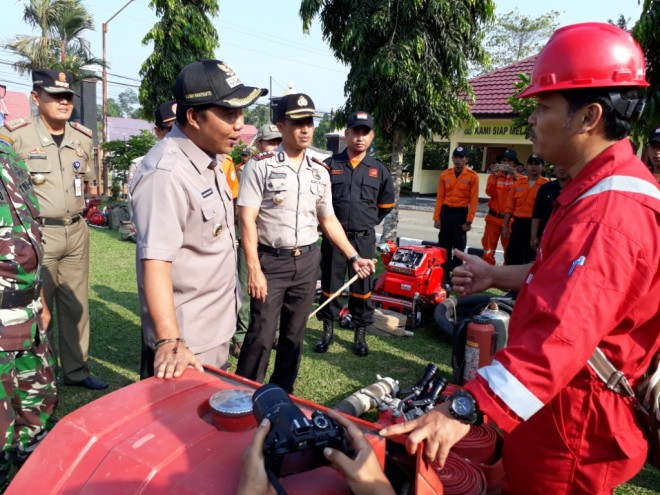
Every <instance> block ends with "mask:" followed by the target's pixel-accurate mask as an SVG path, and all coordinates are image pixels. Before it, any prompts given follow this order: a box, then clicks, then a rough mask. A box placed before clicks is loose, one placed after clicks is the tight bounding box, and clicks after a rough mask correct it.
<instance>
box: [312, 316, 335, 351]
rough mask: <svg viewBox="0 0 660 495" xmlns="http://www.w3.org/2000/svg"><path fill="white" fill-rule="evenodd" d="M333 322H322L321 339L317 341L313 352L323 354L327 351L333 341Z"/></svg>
mask: <svg viewBox="0 0 660 495" xmlns="http://www.w3.org/2000/svg"><path fill="white" fill-rule="evenodd" d="M333 325H334V322H332V321H327V320H323V337H321V338H320V339H319V341H318V342H317V343H316V347H314V352H319V353H324V352H327V351H328V347H330V344H332V342H333V340H334V335H335V330H334V326H333Z"/></svg>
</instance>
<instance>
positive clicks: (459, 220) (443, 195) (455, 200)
mask: <svg viewBox="0 0 660 495" xmlns="http://www.w3.org/2000/svg"><path fill="white" fill-rule="evenodd" d="M451 159H452V162H454V168H453V169H447V170H445V171H444V172H442V173H441V174H440V181H439V182H438V196H437V198H436V201H435V211H434V212H433V226H434V227H435V228H436V229H440V233H439V234H438V244H440V247H443V248H445V249H446V251H447V261H446V262H445V264H444V265H443V268H444V270H445V277H448V276H449V272H451V271H452V270H453V269H454V268H455V267H456V266H458V265H460V264H461V261H460V260H458V259H454V257H453V254H452V250H453V249H454V248H456V249H460V250H461V251H464V250H465V245H466V244H467V233H468V232H469V231H470V229H472V220H473V219H474V214H475V213H476V211H477V202H478V201H479V176H478V175H477V173H476V172H474V171H473V170H471V169H470V168H468V167H467V166H466V165H467V162H468V156H467V150H466V149H465V148H463V147H462V146H459V147H457V148H456V149H455V150H454V152H453V153H452V156H451Z"/></svg>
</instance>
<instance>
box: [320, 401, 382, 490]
mask: <svg viewBox="0 0 660 495" xmlns="http://www.w3.org/2000/svg"><path fill="white" fill-rule="evenodd" d="M327 414H328V416H330V417H331V418H332V419H334V420H335V421H336V422H337V423H339V424H340V425H341V426H343V427H344V428H346V433H347V435H348V438H349V440H350V442H351V445H352V447H353V450H354V451H355V455H354V456H353V458H352V459H351V458H350V457H348V456H347V455H346V454H344V453H343V452H341V451H339V450H335V449H331V448H329V447H326V448H325V449H323V455H324V456H325V457H326V458H327V459H328V461H330V464H331V465H332V467H333V468H335V469H336V470H337V471H339V472H340V473H342V474H343V475H344V477H345V478H346V481H347V482H348V485H349V486H350V488H351V493H354V494H355V495H394V493H395V492H394V489H393V488H392V485H390V482H389V480H388V479H387V477H386V476H385V473H384V472H383V470H382V468H381V467H380V463H379V462H378V457H376V454H375V453H374V450H373V449H372V448H371V444H370V443H369V442H368V441H367V439H366V438H365V437H364V435H363V434H362V432H361V431H360V430H359V428H358V427H357V426H356V425H355V424H354V423H353V422H352V421H349V420H348V419H346V418H345V417H344V416H342V415H341V414H339V413H338V412H336V411H333V410H328V412H327Z"/></svg>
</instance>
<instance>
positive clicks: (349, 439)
mask: <svg viewBox="0 0 660 495" xmlns="http://www.w3.org/2000/svg"><path fill="white" fill-rule="evenodd" d="M252 400H253V413H254V415H255V418H256V419H257V421H259V427H258V428H257V431H256V433H255V436H254V439H253V440H252V443H251V444H250V446H249V447H248V449H247V450H246V451H245V454H244V455H243V466H242V470H241V483H240V486H239V489H238V492H237V493H238V494H239V495H248V494H249V495H265V494H269V493H273V487H276V488H277V489H278V490H280V491H278V493H285V492H283V489H282V487H281V485H280V484H279V482H278V481H277V478H276V476H284V475H285V474H287V473H288V474H293V473H294V472H295V473H298V472H302V471H306V470H309V469H314V468H316V467H319V466H322V465H326V464H328V463H330V464H332V467H333V468H335V469H337V470H338V471H339V472H341V473H342V474H343V475H344V477H345V478H346V481H347V482H348V484H349V486H350V488H351V491H352V493H355V494H357V495H362V494H368V493H369V494H372V495H393V494H394V490H393V489H392V487H391V485H390V483H389V481H388V480H387V477H386V476H385V473H384V472H383V470H382V469H381V467H380V463H379V461H378V458H377V457H376V454H375V453H374V451H373V449H372V448H371V445H370V444H369V442H368V441H367V440H366V439H365V438H364V435H363V434H362V432H361V431H360V430H359V429H358V427H357V426H355V425H354V424H353V423H352V422H351V421H349V420H348V419H346V418H344V417H343V416H341V415H340V414H339V413H337V412H335V411H328V412H327V414H325V413H322V412H321V411H315V412H314V413H313V414H312V417H311V418H310V419H307V418H306V416H305V415H304V414H303V412H302V411H301V410H300V409H299V408H298V407H297V406H296V405H295V404H294V403H293V402H292V401H291V399H290V398H289V396H288V394H287V393H286V392H285V391H284V390H283V389H281V388H280V387H278V386H276V385H270V384H269V385H264V386H263V387H261V388H259V389H258V390H257V391H256V392H255V393H254V395H253V397H252ZM269 430H270V431H269ZM305 439H307V440H305ZM349 444H350V445H351V446H352V447H353V449H354V451H355V452H354V453H353V449H351V448H349ZM275 470H277V472H278V473H279V474H277V475H276V474H275V472H276V471H275ZM271 485H272V486H271Z"/></svg>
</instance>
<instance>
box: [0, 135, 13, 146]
mask: <svg viewBox="0 0 660 495" xmlns="http://www.w3.org/2000/svg"><path fill="white" fill-rule="evenodd" d="M0 144H1V145H3V146H6V147H8V148H11V145H12V144H14V140H13V139H12V138H11V137H9V136H7V135H6V134H0Z"/></svg>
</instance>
